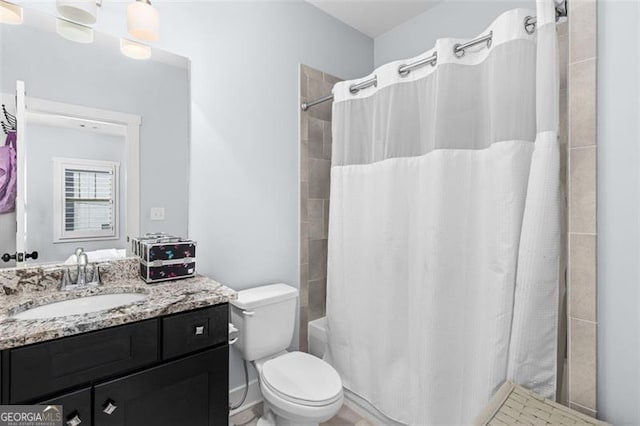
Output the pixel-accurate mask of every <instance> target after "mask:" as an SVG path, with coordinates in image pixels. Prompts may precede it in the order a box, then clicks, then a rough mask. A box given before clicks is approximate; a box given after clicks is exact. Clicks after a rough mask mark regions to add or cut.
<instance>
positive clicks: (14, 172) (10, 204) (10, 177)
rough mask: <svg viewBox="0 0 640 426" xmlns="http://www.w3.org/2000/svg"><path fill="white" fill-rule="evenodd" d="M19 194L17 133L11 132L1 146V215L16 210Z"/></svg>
mask: <svg viewBox="0 0 640 426" xmlns="http://www.w3.org/2000/svg"><path fill="white" fill-rule="evenodd" d="M17 192H18V164H17V155H16V132H9V133H8V134H7V139H6V140H5V143H4V146H0V214H2V213H10V212H12V211H14V210H15V208H16V193H17Z"/></svg>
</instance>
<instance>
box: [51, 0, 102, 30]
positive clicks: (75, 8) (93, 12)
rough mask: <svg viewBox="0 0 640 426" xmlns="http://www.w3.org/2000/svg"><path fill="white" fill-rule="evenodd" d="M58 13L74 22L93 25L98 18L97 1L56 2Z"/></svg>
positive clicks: (72, 0) (64, 0)
mask: <svg viewBox="0 0 640 426" xmlns="http://www.w3.org/2000/svg"><path fill="white" fill-rule="evenodd" d="M56 8H57V9H58V13H59V14H60V15H61V16H62V17H63V18H66V19H68V20H70V21H73V22H78V23H80V24H84V25H93V24H95V23H96V20H97V18H98V5H97V4H96V0H56Z"/></svg>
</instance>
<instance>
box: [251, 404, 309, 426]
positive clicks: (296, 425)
mask: <svg viewBox="0 0 640 426" xmlns="http://www.w3.org/2000/svg"><path fill="white" fill-rule="evenodd" d="M263 407H264V414H263V415H262V417H260V418H259V419H258V423H257V425H258V426H319V424H318V423H313V422H311V423H309V422H300V421H299V420H297V421H293V420H289V419H286V418H284V417H280V416H278V415H276V414H275V413H274V412H273V411H272V410H271V409H270V408H269V405H268V404H267V402H266V401H264V403H263Z"/></svg>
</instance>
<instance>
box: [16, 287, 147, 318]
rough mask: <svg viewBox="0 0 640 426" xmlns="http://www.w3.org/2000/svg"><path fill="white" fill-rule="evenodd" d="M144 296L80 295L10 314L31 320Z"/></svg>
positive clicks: (106, 306)
mask: <svg viewBox="0 0 640 426" xmlns="http://www.w3.org/2000/svg"><path fill="white" fill-rule="evenodd" d="M146 297H147V296H146V295H144V294H140V293H113V294H100V295H98V296H87V297H80V298H78V299H71V300H64V301H62V302H55V303H49V304H48V305H42V306H38V307H35V308H31V309H27V310H26V311H23V312H19V313H17V314H15V315H12V318H16V319H21V320H32V319H43V318H55V317H64V316H67V315H78V314H87V313H90V312H97V311H103V310H105V309H112V308H117V307H118V306H123V305H128V304H130V303H135V302H139V301H141V300H144V299H145V298H146Z"/></svg>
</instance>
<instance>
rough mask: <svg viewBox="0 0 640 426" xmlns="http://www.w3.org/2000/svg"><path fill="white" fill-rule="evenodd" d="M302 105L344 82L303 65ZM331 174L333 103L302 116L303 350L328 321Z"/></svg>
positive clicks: (301, 307)
mask: <svg viewBox="0 0 640 426" xmlns="http://www.w3.org/2000/svg"><path fill="white" fill-rule="evenodd" d="M299 75H300V99H301V101H302V102H305V101H308V100H312V99H316V98H320V97H322V96H326V95H328V94H329V93H331V89H332V88H333V85H334V84H335V83H337V82H338V81H340V79H338V78H336V77H334V76H332V75H329V74H327V73H324V72H322V71H318V70H316V69H313V68H311V67H308V66H306V65H300V70H299ZM330 169H331V102H324V103H322V104H320V105H316V106H314V107H312V108H309V110H307V111H300V336H299V337H300V350H303V351H306V350H307V324H308V322H309V321H312V320H314V319H317V318H320V317H322V316H324V315H325V308H326V306H325V302H326V294H327V232H328V227H329V226H328V225H329V186H330Z"/></svg>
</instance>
